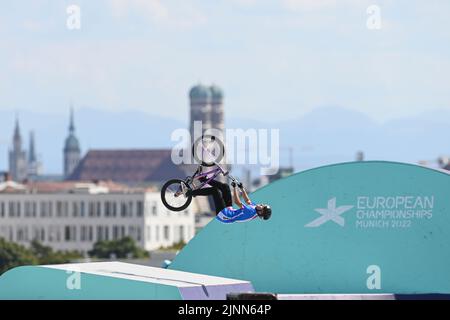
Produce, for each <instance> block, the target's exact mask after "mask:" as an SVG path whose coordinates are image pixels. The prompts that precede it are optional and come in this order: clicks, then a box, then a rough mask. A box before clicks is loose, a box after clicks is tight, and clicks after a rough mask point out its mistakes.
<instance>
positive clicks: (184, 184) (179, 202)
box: [161, 136, 240, 211]
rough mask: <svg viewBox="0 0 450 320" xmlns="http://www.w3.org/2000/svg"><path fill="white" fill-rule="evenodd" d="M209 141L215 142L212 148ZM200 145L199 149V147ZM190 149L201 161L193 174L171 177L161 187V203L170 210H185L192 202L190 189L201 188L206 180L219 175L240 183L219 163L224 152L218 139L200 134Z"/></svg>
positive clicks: (208, 180)
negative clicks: (206, 169) (207, 169)
mask: <svg viewBox="0 0 450 320" xmlns="http://www.w3.org/2000/svg"><path fill="white" fill-rule="evenodd" d="M210 143H212V144H216V145H215V146H214V148H213V149H212V150H210V148H209V147H210V146H211V144H210ZM205 144H206V146H205ZM200 146H201V150H200V149H199V147H200ZM217 149H219V152H217V151H218V150H217ZM192 151H193V156H194V159H195V160H196V161H197V162H199V163H201V164H200V165H199V166H198V168H197V170H196V171H195V172H194V174H193V175H192V176H188V177H186V178H185V179H184V180H183V179H171V180H169V181H167V182H166V183H165V184H164V185H163V186H162V188H161V200H162V203H163V204H164V206H165V207H166V208H167V209H169V210H171V211H183V210H185V209H186V208H187V207H189V205H190V204H191V202H192V198H193V196H192V191H194V190H198V189H201V188H203V187H204V186H205V185H207V184H208V182H210V181H212V180H214V179H215V178H217V177H218V176H219V175H223V176H224V177H228V178H229V179H230V180H231V181H232V182H234V183H236V184H240V182H239V181H238V180H237V179H236V178H234V177H233V176H232V175H231V174H230V173H229V172H228V171H225V170H224V169H223V168H222V167H221V166H220V164H219V162H220V160H222V158H223V156H224V154H225V149H224V147H223V143H222V142H221V141H220V140H218V139H216V138H215V137H214V136H202V137H201V138H199V139H197V141H196V142H195V143H194V144H193V146H192ZM198 151H202V154H201V155H200V156H199V154H198V153H197V152H198ZM205 156H206V157H205ZM211 166H216V167H215V168H214V169H211V170H209V171H207V172H203V167H211ZM205 178H206V179H205ZM200 180H202V181H200Z"/></svg>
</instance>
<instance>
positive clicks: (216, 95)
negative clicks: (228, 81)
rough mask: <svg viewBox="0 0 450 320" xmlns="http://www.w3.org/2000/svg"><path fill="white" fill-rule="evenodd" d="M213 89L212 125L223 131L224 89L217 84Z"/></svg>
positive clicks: (211, 89)
mask: <svg viewBox="0 0 450 320" xmlns="http://www.w3.org/2000/svg"><path fill="white" fill-rule="evenodd" d="M209 89H210V91H211V127H212V128H214V129H218V130H220V131H221V132H222V133H223V130H224V129H225V123H224V115H223V113H224V112H223V91H222V89H220V88H219V87H218V86H216V85H212V86H211V87H210V88H209Z"/></svg>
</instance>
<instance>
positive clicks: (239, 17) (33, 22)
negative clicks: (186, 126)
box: [0, 0, 450, 121]
mask: <svg viewBox="0 0 450 320" xmlns="http://www.w3.org/2000/svg"><path fill="white" fill-rule="evenodd" d="M70 4H77V5H79V7H80V8H81V29H80V30H69V29H68V28H67V27H66V20H67V17H68V14H67V13H66V8H67V6H68V5H70ZM373 4H375V5H378V6H379V8H380V9H381V26H382V28H381V30H370V29H368V28H367V25H366V22H367V19H368V17H369V15H368V14H367V12H366V10H367V8H368V7H369V6H370V5H373ZM449 12H450V1H448V0H441V1H434V0H431V1H423V0H420V1H419V0H417V1H411V0H404V1H399V0H392V1H382V0H378V1H376V0H371V1H365V0H339V1H338V0H280V1H268V0H258V1H256V0H215V1H206V0H179V1H175V0H168V1H163V0H160V1H159V0H95V1H92V0H85V1H82V0H78V1H76V0H74V1H54V0H47V1H45V0H34V1H31V0H29V1H23V0H18V1H2V2H1V4H0V109H1V110H6V109H29V110H35V111H42V112H64V113H67V106H68V104H69V102H70V100H72V101H73V102H74V104H75V105H76V106H91V107H96V108H102V109H108V110H125V109H138V110H141V111H145V112H148V113H150V114H158V115H163V116H171V117H175V118H177V119H179V120H183V119H185V118H186V117H187V112H188V109H187V103H188V101H187V91H188V89H189V88H190V86H191V85H193V84H195V83H197V82H199V81H201V82H203V83H212V82H214V83H216V84H218V85H220V86H221V87H222V88H223V89H224V91H225V95H226V102H225V103H226V108H227V109H226V110H227V113H228V114H241V115H242V116H244V117H246V118H255V119H258V120H264V121H267V120H282V119H291V118H292V117H295V116H300V115H302V114H304V113H306V112H307V111H309V110H311V109H313V108H316V107H320V106H324V105H338V106H344V107H346V108H350V109H354V110H359V111H362V112H364V113H366V114H368V115H370V116H371V117H372V118H374V119H377V120H387V119H390V118H395V117H399V116H405V115H410V114H417V113H419V112H421V111H424V110H429V109H440V108H445V109H450V90H449V82H450V81H449V75H450V59H449V57H450V19H449ZM8 121H10V119H8Z"/></svg>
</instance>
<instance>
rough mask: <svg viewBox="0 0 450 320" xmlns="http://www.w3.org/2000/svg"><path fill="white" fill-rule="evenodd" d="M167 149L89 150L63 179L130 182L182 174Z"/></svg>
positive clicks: (157, 181) (161, 179) (157, 182)
mask: <svg viewBox="0 0 450 320" xmlns="http://www.w3.org/2000/svg"><path fill="white" fill-rule="evenodd" d="M171 154H172V152H171V150H170V149H143V150H138V149H136V150H135V149H129V150H127V149H119V150H89V152H88V153H87V154H86V155H85V156H84V158H83V159H82V160H81V161H80V163H79V165H78V166H77V167H76V168H75V170H74V171H73V172H72V174H71V175H70V176H69V177H68V178H67V180H75V181H77V180H88V181H94V180H112V181H117V182H120V183H124V184H128V185H131V186H138V185H151V184H154V185H161V184H163V183H164V182H166V181H167V180H169V179H173V178H180V179H182V178H184V177H185V172H184V171H183V170H182V169H181V168H180V167H178V166H177V165H175V164H174V163H173V162H172V159H171Z"/></svg>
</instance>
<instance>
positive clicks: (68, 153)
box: [63, 108, 81, 177]
mask: <svg viewBox="0 0 450 320" xmlns="http://www.w3.org/2000/svg"><path fill="white" fill-rule="evenodd" d="M63 153H64V154H63V156H64V164H63V165H64V176H65V177H69V176H70V175H71V173H72V172H73V171H74V169H75V168H76V166H77V165H78V162H80V158H81V149H80V143H79V142H78V138H77V137H76V136H75V124H74V118H73V108H71V109H70V124H69V135H68V136H67V138H66V141H65V143H64V150H63Z"/></svg>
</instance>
